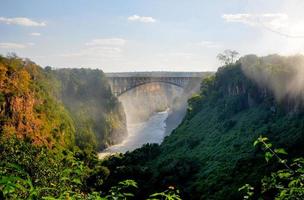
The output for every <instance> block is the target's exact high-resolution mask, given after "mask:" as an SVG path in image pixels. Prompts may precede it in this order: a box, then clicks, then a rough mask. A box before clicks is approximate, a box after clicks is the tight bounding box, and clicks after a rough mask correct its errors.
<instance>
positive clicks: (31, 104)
mask: <svg viewBox="0 0 304 200" xmlns="http://www.w3.org/2000/svg"><path fill="white" fill-rule="evenodd" d="M52 90H53V89H52V82H51V81H50V79H49V78H48V76H47V74H46V73H45V72H44V71H43V69H42V68H40V67H39V66H37V65H36V64H35V63H33V62H31V61H29V60H23V59H20V58H17V57H15V56H12V57H8V58H6V57H2V56H1V57H0V108H1V109H0V125H1V126H0V132H1V137H2V138H3V137H6V138H8V137H17V138H20V139H24V140H27V141H29V142H31V143H33V144H35V145H46V146H48V147H52V146H54V145H56V144H60V145H63V146H72V145H73V144H74V132H75V130H74V126H73V122H72V120H71V118H70V117H69V115H68V113H67V111H66V110H65V109H64V107H63V106H62V105H61V104H60V103H58V102H57V101H56V99H55V98H54V97H53V95H52V93H51V91H52ZM54 110H56V112H54Z"/></svg>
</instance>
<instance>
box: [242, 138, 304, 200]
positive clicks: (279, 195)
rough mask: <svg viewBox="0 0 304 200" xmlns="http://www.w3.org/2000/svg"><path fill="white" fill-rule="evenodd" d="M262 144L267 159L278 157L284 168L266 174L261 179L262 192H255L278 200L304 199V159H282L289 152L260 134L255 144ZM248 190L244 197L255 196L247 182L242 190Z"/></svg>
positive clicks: (263, 196)
mask: <svg viewBox="0 0 304 200" xmlns="http://www.w3.org/2000/svg"><path fill="white" fill-rule="evenodd" d="M258 144H261V145H262V147H263V148H264V149H263V150H264V151H265V159H266V161H267V162H269V161H270V158H272V157H276V158H277V162H278V164H281V165H283V168H281V169H279V170H277V171H275V172H271V175H270V176H265V177H264V178H263V179H262V180H261V186H262V188H261V193H260V194H255V195H256V196H261V197H262V198H272V199H276V200H288V199H303V198H304V159H303V158H302V157H301V158H297V159H293V160H292V161H291V162H288V161H287V160H286V159H282V158H281V156H286V155H287V152H286V151H285V150H284V149H282V148H279V149H274V148H272V144H271V143H270V142H269V140H268V138H267V137H262V136H260V137H259V138H258V139H257V140H256V141H255V142H254V146H256V145H258ZM244 189H245V191H247V195H245V196H244V199H250V198H251V197H253V187H251V186H250V185H248V184H246V185H245V186H243V187H242V188H240V190H244Z"/></svg>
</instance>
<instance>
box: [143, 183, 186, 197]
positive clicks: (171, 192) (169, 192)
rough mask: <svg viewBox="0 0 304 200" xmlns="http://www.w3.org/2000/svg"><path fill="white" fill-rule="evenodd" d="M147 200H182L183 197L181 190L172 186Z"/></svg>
mask: <svg viewBox="0 0 304 200" xmlns="http://www.w3.org/2000/svg"><path fill="white" fill-rule="evenodd" d="M147 200H182V198H181V197H180V196H179V190H175V188H174V187H172V186H170V187H169V189H168V190H165V191H164V192H160V193H155V194H152V195H150V197H149V199H147Z"/></svg>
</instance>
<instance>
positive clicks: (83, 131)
mask: <svg viewBox="0 0 304 200" xmlns="http://www.w3.org/2000/svg"><path fill="white" fill-rule="evenodd" d="M49 73H50V74H53V75H55V77H56V79H57V80H58V82H59V84H60V86H61V87H60V92H59V98H60V99H61V100H62V102H63V104H64V106H65V107H66V108H67V109H68V111H69V112H70V114H71V116H72V118H73V120H74V122H75V128H76V135H75V137H76V143H77V145H78V146H79V147H81V148H82V149H84V148H93V149H104V148H105V147H107V146H109V145H113V144H117V143H119V142H120V141H121V140H122V139H123V138H124V136H125V135H126V134H127V130H126V119H125V113H124V110H123V108H122V106H121V104H120V103H119V102H118V100H117V98H116V97H115V96H114V95H113V94H112V93H111V89H110V85H109V83H108V82H107V80H106V77H105V75H104V73H103V72H102V71H100V70H97V69H96V70H90V69H60V70H53V71H49Z"/></svg>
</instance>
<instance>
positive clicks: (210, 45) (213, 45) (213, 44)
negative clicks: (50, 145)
mask: <svg viewBox="0 0 304 200" xmlns="http://www.w3.org/2000/svg"><path fill="white" fill-rule="evenodd" d="M196 45H197V46H201V47H207V48H220V47H222V46H221V45H220V44H217V43H216V42H212V41H206V40H204V41H201V42H198V43H197V44H196Z"/></svg>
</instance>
